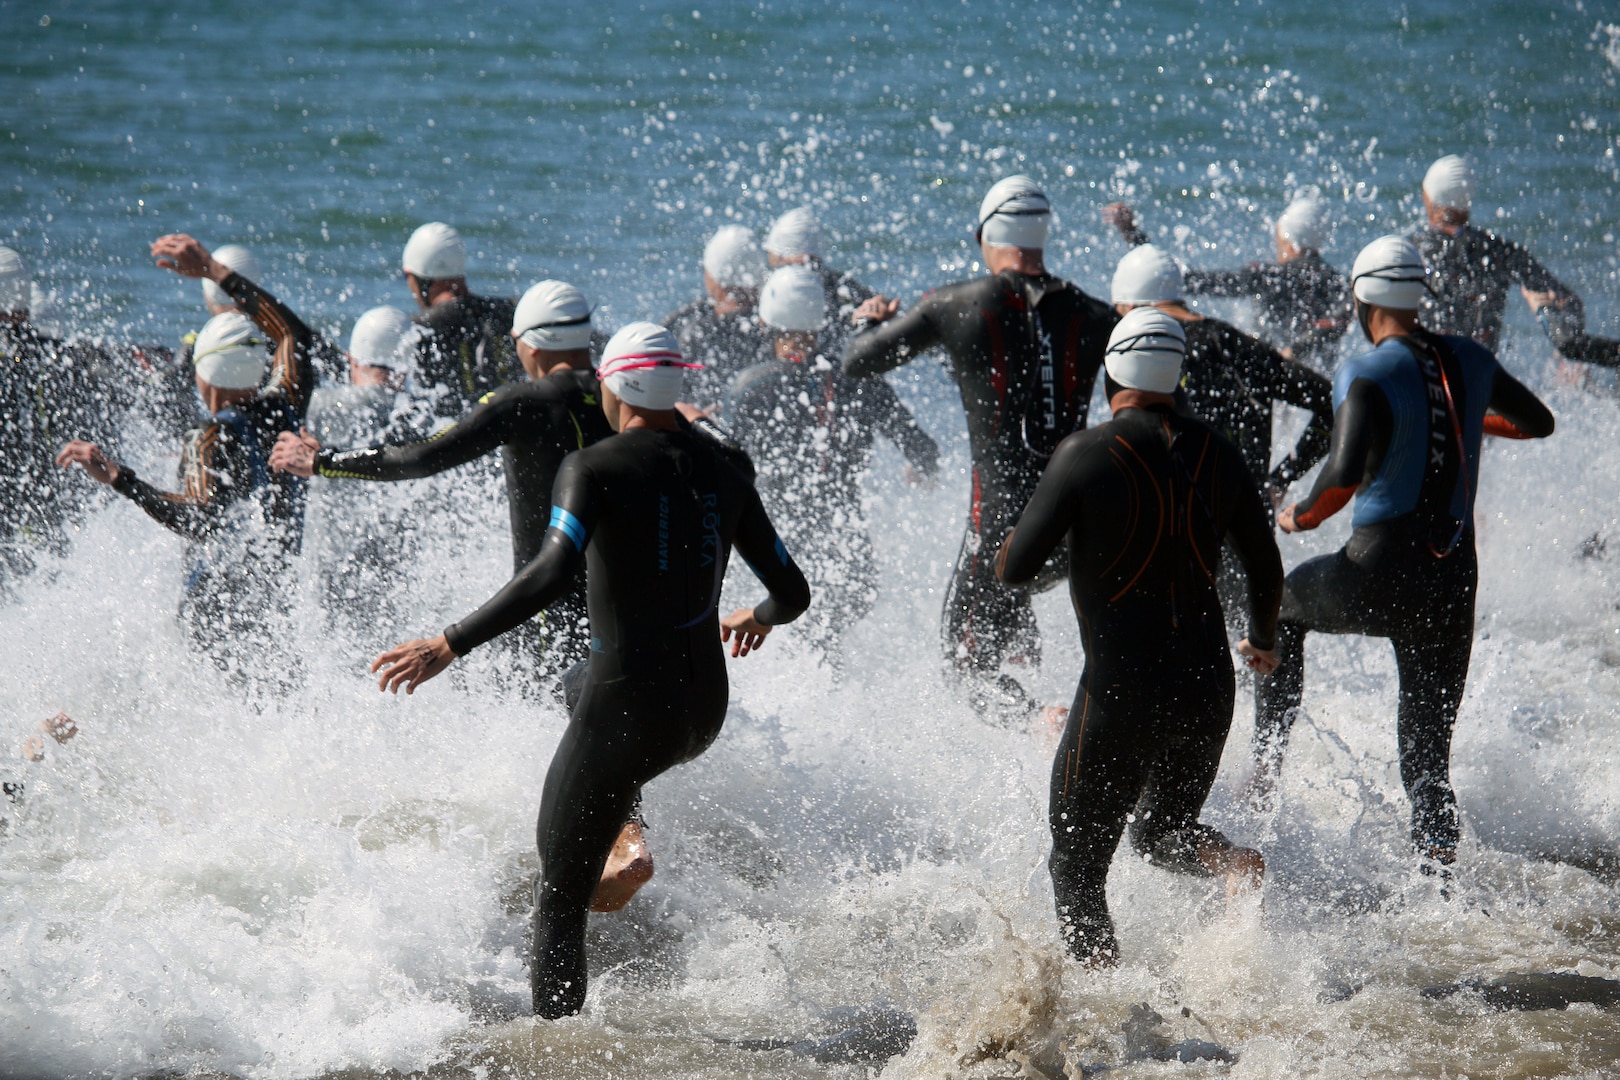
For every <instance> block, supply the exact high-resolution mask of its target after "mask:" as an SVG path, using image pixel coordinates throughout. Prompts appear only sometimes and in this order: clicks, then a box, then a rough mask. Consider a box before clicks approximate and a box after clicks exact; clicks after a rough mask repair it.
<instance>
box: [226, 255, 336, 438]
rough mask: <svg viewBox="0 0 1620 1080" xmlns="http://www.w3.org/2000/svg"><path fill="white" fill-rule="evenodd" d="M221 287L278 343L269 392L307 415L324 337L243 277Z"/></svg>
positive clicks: (233, 277) (233, 276) (231, 276)
mask: <svg viewBox="0 0 1620 1080" xmlns="http://www.w3.org/2000/svg"><path fill="white" fill-rule="evenodd" d="M219 287H220V288H222V289H224V290H225V291H226V292H227V293H229V294H230V296H231V299H233V300H235V301H236V302H237V304H238V305H240V306H241V308H242V311H243V312H244V313H245V314H246V315H247V317H248V318H250V319H252V320H253V322H254V323H255V324H256V325H257V326H258V328H259V329H260V330H263V331H264V332H265V333H266V334H269V335H270V337H271V338H272V339H273V340H274V341H275V343H276V355H275V360H274V362H273V364H272V366H271V372H270V381H269V382H268V383H266V384H265V389H266V390H267V391H268V392H271V393H281V394H285V395H286V397H287V400H288V402H290V403H291V405H292V407H293V409H294V410H296V411H297V413H298V415H299V416H303V415H304V412H305V411H306V410H307V409H308V408H309V395H310V393H311V391H313V390H314V389H315V383H316V375H315V353H316V351H317V345H318V343H319V341H320V338H319V337H318V335H316V333H315V331H313V330H311V329H310V328H309V327H308V326H306V325H305V324H304V320H302V319H300V318H299V317H298V316H297V315H295V314H293V311H292V309H291V308H289V307H288V306H287V305H286V304H283V303H282V302H281V301H280V300H277V299H276V298H275V297H274V296H272V295H271V294H270V293H268V292H266V291H265V290H264V289H261V288H259V286H257V285H255V284H254V283H253V282H251V281H249V280H248V279H247V278H245V277H243V276H242V275H241V274H238V273H236V272H234V271H232V272H231V273H230V274H228V275H227V276H226V277H225V278H224V280H222V281H220V282H219Z"/></svg>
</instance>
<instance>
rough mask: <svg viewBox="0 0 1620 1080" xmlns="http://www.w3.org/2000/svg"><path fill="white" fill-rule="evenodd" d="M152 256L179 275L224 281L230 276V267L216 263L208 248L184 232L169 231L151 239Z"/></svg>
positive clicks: (161, 264) (160, 264) (161, 265)
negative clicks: (165, 234) (167, 233)
mask: <svg viewBox="0 0 1620 1080" xmlns="http://www.w3.org/2000/svg"><path fill="white" fill-rule="evenodd" d="M152 258H154V259H156V260H157V264H158V265H159V266H160V267H162V268H163V269H165V270H173V271H174V272H175V273H177V274H179V275H180V276H181V277H188V278H204V277H205V278H209V279H211V280H213V281H216V282H219V281H224V280H225V279H226V278H228V277H230V276H231V268H230V267H228V266H226V265H225V264H224V263H217V262H215V261H214V257H213V256H212V255H210V254H208V249H207V248H205V247H203V246H202V244H200V243H199V242H197V241H196V240H194V239H193V238H191V237H189V236H187V235H186V234H185V233H170V234H169V235H167V236H160V237H158V238H157V239H156V240H154V241H152Z"/></svg>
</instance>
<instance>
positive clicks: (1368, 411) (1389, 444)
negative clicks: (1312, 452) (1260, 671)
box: [1250, 236, 1553, 865]
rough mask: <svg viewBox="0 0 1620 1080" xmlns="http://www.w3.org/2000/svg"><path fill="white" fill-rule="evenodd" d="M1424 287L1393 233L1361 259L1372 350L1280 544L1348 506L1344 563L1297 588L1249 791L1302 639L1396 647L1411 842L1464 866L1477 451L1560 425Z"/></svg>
mask: <svg viewBox="0 0 1620 1080" xmlns="http://www.w3.org/2000/svg"><path fill="white" fill-rule="evenodd" d="M1424 277H1425V269H1424V265H1423V259H1422V256H1421V255H1419V253H1418V249H1417V247H1416V246H1415V245H1414V244H1413V243H1412V242H1411V241H1410V240H1407V239H1404V238H1402V237H1399V236H1386V237H1383V238H1381V239H1379V240H1375V241H1374V242H1373V243H1371V244H1369V245H1368V246H1367V247H1366V248H1365V249H1363V251H1362V252H1361V254H1360V255H1359V256H1358V257H1357V258H1356V264H1355V268H1354V269H1353V271H1352V278H1351V283H1352V285H1353V287H1354V289H1355V297H1356V310H1357V315H1358V317H1359V319H1360V322H1361V326H1362V331H1363V333H1364V334H1365V335H1366V338H1367V340H1368V341H1369V342H1371V343H1372V344H1373V346H1374V347H1373V349H1372V351H1371V352H1368V353H1365V354H1363V355H1361V356H1358V357H1355V358H1353V359H1351V360H1347V361H1346V362H1345V364H1344V365H1343V366H1342V367H1341V368H1340V369H1339V372H1338V375H1337V376H1336V378H1335V379H1334V386H1333V396H1334V400H1335V402H1336V403H1337V406H1338V411H1337V412H1336V413H1335V415H1334V420H1333V449H1332V452H1331V453H1330V455H1329V457H1328V460H1327V462H1326V464H1324V465H1323V466H1322V471H1321V472H1320V473H1319V474H1318V475H1317V478H1316V484H1315V486H1314V487H1313V488H1312V490H1311V493H1310V495H1309V497H1307V498H1306V499H1304V500H1302V501H1301V502H1299V503H1296V504H1295V505H1293V506H1290V507H1289V508H1288V509H1287V510H1285V511H1283V513H1282V514H1281V515H1280V516H1279V518H1278V520H1277V524H1278V525H1279V526H1280V527H1281V528H1282V530H1283V531H1284V532H1297V531H1299V530H1302V529H1314V528H1316V527H1317V526H1319V525H1320V524H1322V522H1323V521H1325V520H1327V518H1329V517H1330V516H1332V515H1333V514H1334V513H1336V512H1338V511H1339V510H1340V509H1341V508H1342V507H1343V506H1344V505H1345V504H1346V503H1347V502H1349V501H1350V499H1351V498H1352V497H1354V498H1355V499H1356V511H1355V520H1354V522H1353V525H1354V531H1353V532H1352V533H1351V535H1350V542H1349V543H1348V544H1346V545H1345V547H1344V549H1343V550H1342V551H1339V552H1337V553H1335V554H1333V555H1324V556H1321V557H1320V558H1315V559H1311V560H1310V561H1308V562H1306V563H1304V564H1302V565H1300V566H1298V567H1296V568H1295V569H1294V571H1293V573H1291V574H1289V575H1288V581H1287V589H1286V593H1285V595H1284V599H1283V609H1282V616H1281V619H1280V621H1279V623H1278V629H1277V652H1278V656H1279V659H1280V666H1279V667H1278V669H1277V672H1276V674H1274V675H1273V676H1272V677H1271V678H1269V679H1263V680H1261V681H1260V685H1259V687H1258V689H1257V691H1256V694H1255V755H1256V758H1257V759H1258V768H1257V770H1256V773H1255V777H1254V779H1253V780H1252V781H1251V784H1250V793H1251V796H1252V797H1253V798H1254V799H1255V800H1256V801H1257V802H1259V803H1261V804H1262V805H1264V804H1265V803H1266V802H1268V801H1269V799H1270V793H1271V791H1272V788H1273V786H1274V783H1275V777H1276V773H1277V770H1278V769H1279V768H1280V767H1281V760H1282V752H1283V749H1284V746H1285V744H1286V742H1287V738H1288V732H1289V729H1290V728H1291V727H1292V725H1293V723H1294V720H1295V718H1296V716H1297V710H1298V707H1299V703H1300V700H1301V697H1302V695H1303V693H1304V681H1305V672H1304V663H1305V634H1306V632H1307V631H1312V630H1314V631H1318V632H1325V633H1329V634H1367V635H1371V636H1374V637H1385V638H1389V639H1390V642H1391V643H1392V644H1393V645H1394V646H1395V663H1396V668H1397V670H1398V671H1399V674H1400V707H1399V711H1398V713H1397V717H1396V739H1397V743H1398V746H1399V748H1400V759H1401V781H1402V783H1403V784H1404V785H1405V787H1406V793H1407V795H1408V796H1409V797H1410V798H1411V800H1412V841H1413V843H1414V844H1415V845H1416V847H1417V849H1418V851H1419V852H1420V854H1421V855H1422V856H1424V857H1425V859H1428V860H1433V861H1434V862H1438V863H1440V864H1442V865H1443V864H1449V863H1451V862H1452V861H1453V860H1455V858H1456V854H1457V839H1458V822H1457V798H1456V794H1455V793H1454V792H1453V790H1452V787H1451V732H1452V727H1453V725H1454V724H1455V722H1456V718H1457V706H1458V705H1459V704H1460V703H1461V701H1462V694H1463V688H1464V685H1465V684H1466V682H1467V678H1468V662H1469V657H1470V654H1471V652H1472V650H1473V640H1474V594H1475V587H1476V582H1477V579H1478V563H1477V562H1476V560H1475V553H1474V528H1473V523H1474V492H1475V490H1476V489H1477V487H1478V482H1479V450H1480V441H1481V437H1482V435H1483V434H1485V433H1486V432H1489V433H1491V434H1493V435H1501V436H1505V437H1509V438H1521V439H1523V438H1544V437H1546V436H1548V435H1550V434H1552V431H1553V417H1552V414H1551V413H1550V412H1548V411H1547V407H1546V406H1545V405H1543V404H1542V403H1541V402H1540V401H1538V400H1537V399H1536V397H1535V395H1534V394H1532V393H1530V391H1528V390H1526V389H1525V388H1524V387H1523V386H1522V385H1521V384H1520V383H1519V382H1518V381H1517V380H1515V379H1514V378H1513V377H1512V376H1511V375H1509V374H1508V373H1507V372H1506V371H1504V370H1503V369H1502V368H1501V367H1500V365H1498V364H1497V362H1496V357H1494V356H1492V355H1491V353H1490V352H1489V351H1487V350H1486V349H1485V348H1483V347H1482V346H1480V345H1479V344H1478V343H1476V342H1473V341H1470V340H1468V339H1467V338H1463V337H1456V336H1441V335H1437V334H1433V333H1430V332H1429V331H1428V330H1426V329H1424V328H1423V327H1421V326H1419V325H1418V306H1419V304H1420V303H1421V302H1422V300H1423V297H1424V295H1425V282H1424ZM1487 410H1490V411H1492V412H1494V413H1495V414H1497V415H1492V416H1487V415H1486V412H1487ZM1425 865H1428V864H1427V863H1426V864H1425Z"/></svg>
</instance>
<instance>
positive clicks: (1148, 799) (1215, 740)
mask: <svg viewBox="0 0 1620 1080" xmlns="http://www.w3.org/2000/svg"><path fill="white" fill-rule="evenodd" d="M1065 540H1067V543H1068V547H1069V594H1070V597H1071V599H1072V600H1073V603H1074V609H1075V613H1076V615H1078V617H1079V619H1080V636H1081V641H1082V643H1083V645H1084V648H1085V653H1086V666H1085V671H1084V672H1083V673H1082V674H1081V676H1080V687H1079V689H1078V690H1077V691H1076V693H1075V699H1074V707H1073V708H1072V709H1071V710H1070V712H1069V721H1068V726H1067V727H1066V728H1065V729H1064V732H1063V739H1062V742H1061V743H1060V744H1059V746H1058V752H1057V757H1056V759H1055V760H1054V761H1053V763H1052V787H1051V803H1050V810H1049V820H1050V824H1051V829H1052V860H1051V870H1052V889H1053V892H1054V894H1055V896H1056V900H1057V908H1058V919H1059V921H1060V923H1061V924H1062V929H1063V936H1064V941H1065V942H1066V944H1067V946H1068V949H1069V952H1070V953H1071V955H1073V956H1074V957H1076V958H1077V959H1081V960H1085V959H1088V958H1091V957H1094V956H1098V955H1101V956H1103V957H1106V958H1114V957H1116V956H1117V952H1118V947H1117V945H1116V944H1115V941H1114V930H1113V922H1112V920H1111V919H1110V918H1109V915H1108V903H1107V899H1106V895H1105V891H1104V885H1105V883H1106V881H1107V877H1108V864H1109V862H1110V861H1111V860H1112V859H1113V856H1114V849H1115V848H1116V847H1118V846H1119V838H1120V834H1121V833H1122V832H1123V831H1124V829H1125V824H1126V821H1127V819H1128V818H1129V815H1131V813H1132V811H1133V810H1134V811H1135V817H1134V819H1131V820H1132V824H1131V830H1130V832H1131V843H1132V845H1133V846H1134V847H1135V848H1136V849H1137V850H1138V851H1140V852H1142V853H1143V854H1145V855H1149V856H1151V857H1152V859H1153V861H1154V862H1155V863H1156V864H1158V865H1161V866H1165V867H1166V868H1168V869H1171V870H1176V871H1179V872H1181V873H1192V874H1201V873H1206V872H1207V871H1205V870H1204V869H1203V867H1202V865H1201V864H1200V862H1199V860H1198V851H1199V848H1200V847H1207V846H1216V847H1222V846H1225V847H1229V846H1230V842H1229V841H1227V840H1226V838H1225V837H1223V836H1221V834H1220V833H1218V832H1216V831H1215V830H1214V829H1212V828H1210V827H1209V826H1207V825H1203V824H1201V823H1200V822H1199V820H1198V817H1199V813H1200V811H1201V810H1202V809H1203V806H1204V799H1205V798H1206V797H1207V796H1208V795H1209V789H1210V786H1211V785H1212V784H1213V783H1214V782H1215V774H1216V772H1217V771H1218V769H1219V768H1220V763H1221V750H1222V748H1223V747H1224V746H1225V745H1226V735H1227V731H1228V729H1230V727H1231V725H1232V698H1233V693H1234V680H1233V673H1232V657H1231V653H1230V651H1229V650H1228V646H1227V639H1226V622H1225V619H1224V617H1223V614H1222V611H1221V604H1220V600H1219V597H1218V595H1217V593H1216V588H1215V575H1216V567H1217V566H1218V565H1219V562H1220V557H1221V547H1222V544H1223V542H1227V541H1229V542H1230V544H1231V547H1232V550H1233V551H1235V552H1236V554H1237V556H1238V558H1239V560H1240V561H1241V562H1242V563H1243V568H1244V570H1245V572H1246V574H1247V577H1248V581H1249V639H1250V640H1251V641H1252V642H1254V643H1255V644H1257V645H1259V646H1261V647H1267V646H1269V645H1270V644H1271V636H1272V631H1273V627H1274V625H1275V623H1276V618H1277V605H1278V602H1279V600H1280V598H1281V594H1282V580H1283V575H1282V559H1281V557H1280V556H1279V555H1278V554H1277V544H1276V542H1275V541H1274V540H1273V539H1272V535H1271V526H1270V522H1269V520H1268V518H1267V516H1266V511H1265V508H1264V505H1263V504H1262V502H1261V499H1260V493H1259V491H1258V489H1257V488H1256V486H1255V483H1254V480H1253V479H1252V478H1251V477H1250V475H1249V471H1248V469H1247V468H1246V467H1245V465H1244V461H1243V456H1242V454H1241V453H1240V452H1239V451H1238V449H1237V447H1235V446H1233V445H1232V444H1231V443H1229V442H1227V441H1226V440H1225V439H1223V438H1221V437H1220V436H1219V435H1218V434H1216V433H1215V432H1214V431H1213V430H1212V429H1211V428H1210V427H1209V426H1208V425H1206V424H1205V423H1203V422H1202V421H1200V420H1197V419H1194V418H1193V417H1189V416H1184V415H1180V414H1178V413H1175V412H1173V411H1172V410H1171V409H1170V408H1169V407H1168V406H1165V407H1163V408H1150V409H1142V408H1129V409H1122V410H1121V411H1120V412H1119V413H1118V414H1117V415H1116V416H1115V417H1114V419H1113V420H1111V421H1109V422H1108V423H1106V424H1102V425H1099V426H1098V427H1094V428H1092V429H1090V430H1089V431H1084V432H1079V433H1076V434H1074V435H1070V436H1069V437H1068V438H1067V439H1065V440H1063V442H1062V443H1061V444H1060V445H1059V446H1058V448H1057V451H1056V453H1054V454H1053V455H1052V461H1051V464H1050V465H1048V466H1047V467H1046V472H1045V475H1043V476H1042V477H1041V481H1040V485H1039V486H1038V487H1037V488H1036V489H1035V494H1034V496H1033V497H1032V498H1031V499H1030V501H1029V506H1028V507H1027V508H1026V509H1025V510H1024V513H1023V516H1022V517H1021V518H1019V520H1018V525H1017V528H1016V529H1015V530H1014V531H1013V533H1012V534H1011V535H1010V536H1009V537H1008V538H1007V542H1006V543H1005V544H1004V545H1003V546H1002V548H1001V552H1000V554H999V555H998V556H997V560H996V564H997V569H998V572H999V573H1000V574H1001V576H1002V578H1003V579H1004V580H1005V581H1007V582H1008V583H1009V584H1019V583H1022V582H1026V581H1029V580H1031V579H1032V578H1034V577H1035V575H1036V574H1038V573H1040V571H1041V568H1042V567H1043V566H1044V565H1045V563H1046V560H1047V559H1048V558H1049V557H1050V555H1051V554H1052V552H1053V550H1054V549H1055V548H1056V547H1057V546H1058V545H1059V544H1061V543H1063V542H1064V541H1065Z"/></svg>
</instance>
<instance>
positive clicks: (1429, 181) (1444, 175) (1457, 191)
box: [1423, 154, 1474, 210]
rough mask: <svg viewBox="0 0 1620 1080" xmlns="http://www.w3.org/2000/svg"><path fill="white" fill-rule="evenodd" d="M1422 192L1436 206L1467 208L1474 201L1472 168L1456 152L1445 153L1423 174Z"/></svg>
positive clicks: (1452, 208) (1456, 208)
mask: <svg viewBox="0 0 1620 1080" xmlns="http://www.w3.org/2000/svg"><path fill="white" fill-rule="evenodd" d="M1423 194H1425V195H1427V196H1428V197H1429V201H1430V202H1432V203H1434V205H1436V206H1444V207H1447V208H1448V209H1451V210H1467V209H1468V208H1469V206H1471V205H1472V204H1473V201H1474V170H1473V169H1470V168H1469V167H1468V162H1466V161H1464V160H1463V159H1462V158H1460V157H1458V156H1457V155H1456V154H1447V155H1446V156H1445V157H1443V158H1441V159H1440V160H1439V161H1436V162H1435V163H1434V164H1433V165H1430V166H1429V171H1428V172H1427V173H1425V174H1424V176H1423Z"/></svg>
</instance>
